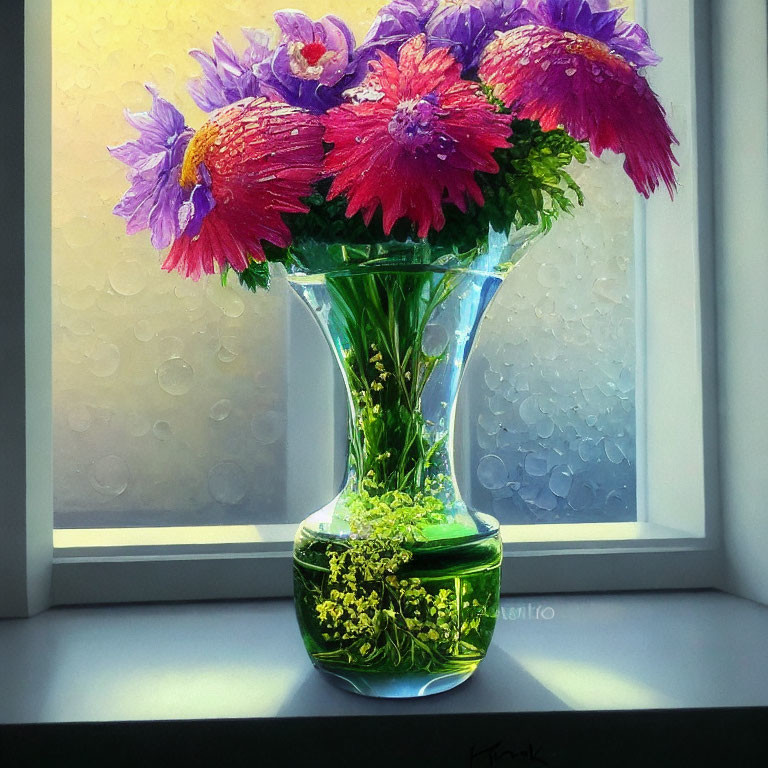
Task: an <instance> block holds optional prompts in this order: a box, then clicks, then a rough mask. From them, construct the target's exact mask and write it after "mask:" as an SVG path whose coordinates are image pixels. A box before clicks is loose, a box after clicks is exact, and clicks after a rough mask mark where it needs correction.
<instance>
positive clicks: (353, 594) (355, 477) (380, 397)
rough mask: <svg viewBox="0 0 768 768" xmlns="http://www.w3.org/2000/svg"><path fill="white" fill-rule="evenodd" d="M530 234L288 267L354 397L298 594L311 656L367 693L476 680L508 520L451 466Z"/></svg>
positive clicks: (309, 530) (345, 249)
mask: <svg viewBox="0 0 768 768" xmlns="http://www.w3.org/2000/svg"><path fill="white" fill-rule="evenodd" d="M522 242H523V241H522V240H521V241H520V242H517V243H513V244H509V243H508V242H507V240H506V239H504V238H498V237H491V240H490V242H489V245H488V246H487V247H485V248H482V249H477V250H475V251H472V252H470V253H465V254H461V255H457V254H453V253H440V252H438V251H436V250H435V249H433V248H431V247H430V246H429V245H428V244H425V243H391V244H388V245H376V246H359V247H351V246H346V245H332V246H321V245H318V246H317V247H316V248H315V249H314V251H313V253H312V258H311V259H307V262H309V263H311V266H307V265H300V266H297V267H294V269H293V271H292V273H291V274H290V275H289V280H290V282H291V284H292V286H293V288H294V290H295V291H296V292H297V293H298V295H299V296H300V297H301V298H302V299H303V300H304V301H305V302H306V303H307V305H308V306H309V308H310V309H311V311H312V313H313V315H314V317H315V318H316V320H317V322H318V323H319V325H320V327H321V328H322V330H323V332H324V334H325V337H326V339H327V340H328V342H329V344H330V347H331V349H332V350H333V352H334V354H335V356H336V359H337V360H338V363H339V366H340V368H341V371H342V374H343V377H344V382H345V385H346V390H347V396H348V403H349V462H348V472H347V476H346V481H345V483H344V485H343V488H342V491H341V492H340V494H339V495H338V496H337V497H336V498H335V499H333V500H332V501H331V502H330V503H329V504H328V505H326V506H325V507H324V508H322V509H320V510H319V511H317V512H315V513H314V514H313V515H311V516H310V517H309V518H307V519H306V520H305V521H304V522H303V523H302V524H301V525H300V527H299V529H298V532H297V534H296V540H295V546H294V587H295V604H296V613H297V617H298V622H299V626H300V629H301V633H302V636H303V639H304V644H305V646H306V649H307V652H308V653H309V656H310V658H311V660H312V662H313V664H314V665H315V666H316V667H317V668H318V669H319V670H320V671H321V672H323V673H324V674H326V675H327V676H328V677H329V678H330V680H331V681H333V682H334V683H335V684H337V685H339V686H340V687H343V688H346V689H348V690H351V691H354V692H356V693H360V694H363V695H368V696H379V697H411V696H425V695H429V694H434V693H439V692H441V691H445V690H448V689H450V688H453V687H454V686H456V685H458V684H460V683H461V682H463V681H464V680H466V679H467V678H468V677H469V676H470V675H471V674H472V673H473V672H474V670H475V669H476V668H477V666H478V664H479V663H480V662H481V661H482V659H483V658H484V656H485V654H486V651H487V649H488V646H489V644H490V642H491V637H492V635H493V630H494V626H495V623H496V616H497V611H498V604H499V581H500V571H501V560H502V546H501V539H500V535H499V526H498V522H497V521H496V520H495V519H494V518H493V517H491V516H489V515H486V514H483V513H480V512H477V511H475V510H472V509H471V508H468V506H467V505H466V504H465V503H464V501H463V500H462V498H461V494H460V492H459V489H458V487H457V483H456V477H455V474H454V471H453V447H454V410H455V404H456V395H457V392H458V389H459V384H460V382H461V377H462V372H463V370H464V367H465V364H466V362H467V358H468V356H469V354H470V350H471V348H472V343H473V341H474V339H475V335H476V332H477V329H478V326H479V324H480V322H481V319H482V317H483V314H484V312H485V310H486V309H487V307H488V305H489V303H490V302H491V300H492V299H493V297H494V295H495V294H496V291H497V290H498V288H499V286H500V285H501V282H502V279H503V276H504V274H505V272H506V271H507V269H508V268H509V266H511V264H512V263H513V261H516V260H517V258H518V257H519V254H520V247H519V246H520V245H521V243H522Z"/></svg>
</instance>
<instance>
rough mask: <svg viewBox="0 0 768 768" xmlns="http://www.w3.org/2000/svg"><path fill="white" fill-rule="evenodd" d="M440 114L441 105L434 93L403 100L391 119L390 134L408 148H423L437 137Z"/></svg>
mask: <svg viewBox="0 0 768 768" xmlns="http://www.w3.org/2000/svg"><path fill="white" fill-rule="evenodd" d="M440 114H441V110H440V105H439V103H438V100H437V96H435V95H434V94H429V95H427V96H424V97H423V98H421V99H409V100H408V101H401V102H400V104H398V106H397V109H396V110H395V114H394V115H392V119H391V120H390V121H389V128H388V130H389V135H390V136H391V137H392V138H393V139H394V140H395V141H396V142H398V143H399V144H402V145H403V146H404V147H406V148H407V149H410V150H416V149H423V148H424V147H426V146H428V145H429V144H431V143H432V142H433V140H434V139H435V137H436V131H435V129H436V124H437V121H438V118H439V117H440Z"/></svg>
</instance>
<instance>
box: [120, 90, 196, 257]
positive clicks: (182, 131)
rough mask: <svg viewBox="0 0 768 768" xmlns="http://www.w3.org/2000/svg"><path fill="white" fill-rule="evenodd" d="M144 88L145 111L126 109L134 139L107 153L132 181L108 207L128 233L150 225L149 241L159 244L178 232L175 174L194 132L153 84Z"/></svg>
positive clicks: (179, 201) (179, 203) (180, 197)
mask: <svg viewBox="0 0 768 768" xmlns="http://www.w3.org/2000/svg"><path fill="white" fill-rule="evenodd" d="M147 90H148V91H149V92H150V93H151V94H152V108H151V109H150V111H149V112H139V113H137V114H131V113H130V112H126V113H125V119H126V120H127V121H128V123H129V124H130V125H131V126H133V127H134V128H135V129H136V130H137V131H139V138H138V139H134V140H133V141H127V142H126V143H125V144H121V145H120V146H119V147H110V148H109V152H110V154H111V155H112V157H114V158H117V159H118V160H120V162H123V163H125V164H126V165H128V166H129V171H128V174H127V178H128V181H129V182H130V183H131V186H130V188H129V189H128V191H127V192H126V193H125V195H123V197H122V199H121V200H120V202H119V203H118V204H117V205H116V206H115V207H114V209H113V212H114V213H115V214H116V215H118V216H121V217H122V218H124V219H126V221H127V224H126V231H127V232H128V234H129V235H133V234H135V233H136V232H140V231H141V230H142V229H149V230H150V231H151V233H152V238H151V239H152V245H153V246H154V247H155V248H158V249H160V248H166V247H168V246H169V245H170V244H171V242H172V241H173V240H174V238H176V237H178V236H179V235H180V234H181V229H180V225H179V220H178V212H179V209H180V208H181V206H182V203H183V202H184V200H183V197H184V195H183V190H182V189H181V187H180V186H179V175H180V173H181V164H182V161H183V159H184V153H185V151H186V149H187V145H188V144H189V142H190V140H191V139H192V136H193V135H194V131H193V130H192V129H191V128H189V127H187V125H186V124H185V123H184V116H183V115H182V114H181V112H179V110H178V109H176V107H174V106H173V105H172V104H170V103H169V102H167V101H166V100H165V99H162V98H160V96H159V95H158V92H157V90H156V89H155V88H154V87H152V86H150V85H148V86H147Z"/></svg>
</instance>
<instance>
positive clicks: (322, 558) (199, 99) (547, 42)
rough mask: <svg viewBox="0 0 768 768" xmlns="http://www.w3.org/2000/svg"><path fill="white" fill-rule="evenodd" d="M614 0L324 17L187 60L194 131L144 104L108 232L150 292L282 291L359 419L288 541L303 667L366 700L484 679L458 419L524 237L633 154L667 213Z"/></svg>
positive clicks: (485, 544) (486, 552)
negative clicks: (154, 274) (316, 331)
mask: <svg viewBox="0 0 768 768" xmlns="http://www.w3.org/2000/svg"><path fill="white" fill-rule="evenodd" d="M622 16H623V10H622V9H612V8H610V7H609V3H608V0H442V1H440V2H438V0H394V1H393V2H391V3H390V4H388V5H386V6H384V7H383V8H382V9H381V10H380V11H379V13H378V15H377V16H376V18H375V20H374V22H373V25H372V26H371V29H370V31H369V32H368V34H367V35H366V37H365V39H364V40H363V41H362V43H361V44H359V45H358V44H356V41H355V39H354V36H353V34H352V32H351V31H350V29H349V28H348V27H347V25H346V24H345V23H344V22H343V21H342V20H341V19H339V18H337V17H335V16H325V17H324V18H322V19H320V20H319V21H313V20H312V19H310V18H309V17H307V16H306V15H305V14H303V13H300V12H298V11H281V12H279V13H276V14H275V20H276V22H277V25H278V27H279V34H278V35H277V37H276V38H275V39H274V40H272V39H271V38H270V36H269V35H268V34H267V33H266V32H262V31H258V30H252V29H245V30H244V34H245V37H246V40H247V46H246V48H245V50H244V51H243V52H242V53H238V52H236V50H235V49H234V48H233V47H231V45H230V44H229V43H227V42H226V41H225V40H224V39H223V38H222V37H221V36H220V35H217V36H216V37H215V38H214V40H213V53H212V54H209V53H206V52H204V51H201V50H195V51H192V52H191V55H192V56H193V57H194V58H195V59H196V60H197V61H198V62H199V64H200V66H201V67H202V75H201V76H200V77H199V78H197V79H195V80H193V81H191V82H190V84H189V88H190V92H191V94H192V97H193V99H194V100H195V102H196V103H197V105H198V106H199V107H200V108H201V109H202V110H204V111H205V112H207V113H209V114H208V117H207V119H206V120H205V122H203V124H202V126H201V127H200V128H199V129H197V130H194V129H192V128H190V127H188V126H187V124H186V121H185V119H184V117H183V116H182V115H181V114H180V113H179V111H178V110H177V109H176V108H174V107H173V106H172V105H171V104H170V103H168V102H167V101H165V100H164V99H163V98H162V97H161V96H160V95H159V93H158V92H157V90H156V89H154V88H152V87H150V86H148V90H149V92H150V94H151V96H152V107H151V109H150V111H149V112H147V113H141V114H128V115H127V119H128V122H129V123H130V124H131V125H132V126H133V127H134V128H136V129H137V130H138V131H139V134H140V135H139V137H138V138H137V139H135V140H133V141H128V142H127V143H125V144H122V145H121V146H118V147H115V148H113V149H110V152H111V153H112V155H113V156H114V157H116V158H117V159H118V160H121V161H122V162H124V163H126V164H127V165H128V166H129V173H128V179H129V181H130V182H131V186H130V189H129V190H128V191H127V192H126V194H125V196H124V197H123V198H122V200H121V201H120V202H119V203H118V204H117V206H116V208H115V213H116V214H118V215H119V216H122V217H124V218H125V219H126V220H127V230H128V232H129V233H134V232H138V231H140V230H143V229H149V230H150V232H151V240H152V244H153V245H154V247H155V248H157V249H166V248H169V250H168V252H167V255H166V257H165V261H164V262H163V268H164V269H166V270H169V271H170V270H176V271H178V272H179V273H181V274H182V275H184V276H186V277H190V278H192V279H193V280H197V279H199V278H200V277H201V276H202V275H203V274H206V275H211V274H214V273H218V274H219V275H220V279H221V280H222V281H226V280H228V279H231V278H232V277H233V276H236V279H237V280H239V282H240V283H241V284H242V285H243V286H244V287H245V288H246V289H250V290H252V291H258V290H259V289H267V288H268V287H269V284H270V279H271V278H272V276H273V274H274V271H275V270H280V271H281V272H284V273H285V274H286V275H287V278H288V280H289V281H290V283H291V285H292V286H293V288H294V289H295V291H296V292H297V294H298V295H299V296H300V297H301V298H302V299H303V300H304V301H305V302H306V304H307V305H308V307H309V308H310V310H311V311H312V312H313V314H314V316H315V317H316V319H317V321H318V323H319V324H320V327H321V328H322V329H323V331H324V332H325V335H326V338H327V339H328V341H329V344H330V346H331V349H332V350H333V351H334V352H335V354H336V356H337V359H338V361H339V364H340V367H341V370H342V372H343V375H344V380H345V383H346V387H347V393H348V400H349V471H348V473H347V477H346V481H345V483H344V486H343V488H342V490H341V492H340V493H339V495H338V496H337V498H335V499H334V500H332V501H331V502H330V503H329V504H328V505H327V506H326V507H325V508H323V509H321V510H319V511H318V512H315V513H314V514H313V515H311V516H310V517H309V518H308V519H307V520H305V521H304V523H303V524H302V525H301V526H300V528H299V530H298V533H297V536H296V541H295V549H294V574H295V597H296V611H297V616H298V620H299V625H300V628H301V632H302V635H303V638H304V642H305V645H306V648H307V651H308V653H309V655H310V657H311V658H312V661H313V663H314V664H315V665H316V666H317V667H318V668H319V669H320V670H322V671H323V672H325V673H327V674H328V675H329V676H330V677H331V679H332V680H333V681H334V682H336V683H337V684H339V685H341V686H343V687H346V688H348V689H350V690H353V691H356V692H359V693H363V694H368V695H378V696H417V695H425V694H430V693H437V692H439V691H442V690H446V689H448V688H451V687H453V686H455V685H457V684H458V683H460V682H461V681H462V680H464V679H466V678H467V677H468V676H469V675H470V674H472V672H473V671H474V669H475V668H476V667H477V665H478V663H479V662H480V661H481V660H482V659H483V657H484V655H485V653H486V651H487V649H488V646H489V643H490V640H491V636H492V633H493V629H494V624H495V620H496V613H497V609H498V598H499V577H500V567H501V543H500V537H499V527H498V523H497V522H496V521H495V520H494V519H493V518H491V517H489V516H487V515H484V514H481V513H478V512H475V511H473V510H471V509H468V508H467V506H466V505H465V504H464V502H463V501H462V499H461V495H460V493H459V491H458V488H457V485H456V481H455V477H454V473H453V469H452V454H453V409H454V403H455V399H456V393H457V391H458V386H459V382H460V379H461V373H462V369H463V366H464V363H465V362H466V360H467V356H468V355H469V352H470V350H471V347H472V342H473V339H474V337H475V333H476V330H477V328H478V326H479V323H480V321H481V319H482V317H483V314H484V312H485V310H486V308H487V307H488V304H489V302H490V301H491V299H492V298H493V296H494V294H495V293H496V291H497V289H498V287H499V285H500V284H501V281H502V280H503V278H504V276H505V275H506V274H507V273H508V272H509V270H510V268H511V267H512V266H513V265H514V263H515V262H516V261H517V260H518V259H519V258H520V257H521V255H522V253H523V252H524V250H525V246H526V245H527V244H528V243H529V242H530V241H531V239H532V238H533V237H534V236H537V235H540V234H543V233H545V232H547V231H548V230H549V229H550V228H551V226H552V224H553V222H554V221H555V220H556V219H557V217H558V216H559V215H560V214H562V213H568V212H570V211H571V210H572V209H573V208H574V206H575V205H579V204H582V203H583V196H582V193H581V190H580V189H579V187H578V185H577V184H576V182H575V181H574V179H573V178H572V177H571V175H570V174H569V173H568V170H567V169H568V166H569V165H570V164H571V163H572V162H574V161H576V162H584V161H585V159H586V155H587V151H590V152H592V153H593V154H594V155H596V156H599V155H600V154H601V153H602V152H603V151H604V150H606V149H608V150H611V151H612V152H616V153H620V154H623V155H624V157H625V162H624V168H625V170H626V172H627V174H628V175H629V177H630V178H631V179H632V181H633V182H634V184H635V187H636V188H637V190H638V192H640V193H641V194H643V195H645V196H646V197H647V196H649V195H650V193H651V192H653V191H654V190H655V189H656V188H657V186H658V185H659V183H663V184H664V185H665V186H666V187H667V189H668V190H669V193H670V195H671V194H672V193H673V191H674V189H675V174H674V168H673V166H674V164H675V163H676V161H675V158H674V156H673V154H672V151H671V147H672V145H673V144H675V143H676V140H675V137H674V135H673V134H672V132H671V130H670V128H669V126H668V125H667V122H666V118H665V113H664V110H663V108H662V107H661V105H660V104H659V101H658V99H657V97H656V96H655V94H654V93H653V91H652V90H651V88H650V87H649V85H648V83H647V82H646V80H645V78H644V77H643V75H642V74H641V70H642V68H643V67H645V66H650V65H654V64H656V63H657V62H658V60H659V59H658V57H657V56H656V55H655V54H654V52H653V50H652V49H651V47H650V44H649V40H648V36H647V34H646V33H645V31H644V30H643V29H642V28H641V27H639V26H638V25H637V24H632V23H629V22H625V21H624V20H623V18H622Z"/></svg>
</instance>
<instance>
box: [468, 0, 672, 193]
mask: <svg viewBox="0 0 768 768" xmlns="http://www.w3.org/2000/svg"><path fill="white" fill-rule="evenodd" d="M549 1H550V0H547V2H549ZM557 2H560V0H557ZM479 74H480V78H481V79H482V80H483V81H484V82H486V83H488V84H489V85H491V86H493V92H494V95H495V96H496V97H497V98H499V99H500V100H501V101H502V102H504V104H505V105H506V106H508V107H511V108H512V110H513V111H514V113H515V114H516V116H517V117H519V118H521V119H530V120H538V121H539V122H540V123H541V127H542V128H543V129H544V130H545V131H548V130H552V129H554V128H557V127H558V126H560V125H561V126H563V127H564V128H565V130H566V131H567V132H568V133H570V134H571V135H572V136H574V137H575V138H577V139H579V140H588V141H589V145H590V149H591V150H592V152H593V153H594V154H595V155H596V156H597V157H599V156H600V155H601V154H602V152H603V150H605V149H610V150H611V151H613V152H617V153H621V154H623V155H624V156H625V161H624V169H625V170H626V172H627V174H628V175H629V177H630V178H631V179H632V181H633V182H634V184H635V187H636V188H637V190H638V192H640V193H641V194H643V195H645V197H648V196H649V195H650V193H651V192H653V191H654V190H655V189H656V187H657V186H658V183H659V181H663V182H664V184H665V185H666V187H667V189H668V190H669V193H670V195H672V194H673V192H674V189H675V185H676V182H675V173H674V168H673V165H677V161H676V160H675V157H674V155H673V154H672V144H677V143H678V142H677V139H676V138H675V136H674V134H673V133H672V131H671V129H670V127H669V125H668V124H667V121H666V114H665V112H664V109H663V107H662V106H661V104H660V103H659V100H658V99H657V97H656V95H655V94H654V93H653V91H652V90H651V88H650V86H649V85H648V83H647V81H646V80H645V78H643V77H642V76H641V75H639V74H638V72H637V70H636V68H635V67H634V66H633V65H631V64H630V63H628V62H627V61H626V60H625V59H624V58H623V57H622V56H620V55H618V54H617V53H613V52H612V51H611V50H610V48H609V47H608V45H607V44H606V43H603V42H601V41H600V40H597V39H595V38H592V37H588V36H586V35H582V34H578V33H574V32H560V31H559V30H557V29H553V28H550V27H546V26H533V25H526V26H524V27H518V28H517V29H514V30H512V31H510V32H505V33H504V34H502V35H500V36H499V37H497V38H496V39H495V40H494V41H493V42H491V43H490V44H489V45H488V47H487V48H486V49H485V53H484V54H483V58H482V59H481V61H480V69H479Z"/></svg>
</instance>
